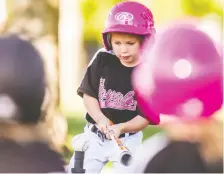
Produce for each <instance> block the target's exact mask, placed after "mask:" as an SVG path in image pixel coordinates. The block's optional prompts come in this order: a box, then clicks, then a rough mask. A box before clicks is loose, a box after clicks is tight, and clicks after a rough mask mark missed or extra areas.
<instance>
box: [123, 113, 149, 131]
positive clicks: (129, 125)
mask: <svg viewBox="0 0 224 174" xmlns="http://www.w3.org/2000/svg"><path fill="white" fill-rule="evenodd" d="M149 124H150V122H149V121H148V120H147V119H145V118H144V117H142V116H140V115H137V116H136V117H135V118H133V119H132V120H130V121H128V122H125V123H121V125H120V126H121V133H127V132H138V131H141V130H143V129H144V128H146V127H147V126H148V125H149Z"/></svg>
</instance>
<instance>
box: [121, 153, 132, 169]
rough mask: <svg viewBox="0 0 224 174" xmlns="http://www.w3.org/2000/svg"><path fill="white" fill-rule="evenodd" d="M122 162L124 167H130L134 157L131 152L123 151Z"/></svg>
mask: <svg viewBox="0 0 224 174" xmlns="http://www.w3.org/2000/svg"><path fill="white" fill-rule="evenodd" d="M120 162H121V164H123V165H124V166H129V165H130V164H131V162H132V156H131V153H130V152H129V151H123V152H122V153H121V156H120Z"/></svg>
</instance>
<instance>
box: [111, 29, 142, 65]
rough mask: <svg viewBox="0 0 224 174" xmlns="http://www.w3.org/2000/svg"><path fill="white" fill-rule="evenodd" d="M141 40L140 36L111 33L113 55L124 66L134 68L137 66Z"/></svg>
mask: <svg viewBox="0 0 224 174" xmlns="http://www.w3.org/2000/svg"><path fill="white" fill-rule="evenodd" d="M141 42H142V38H140V36H136V35H131V34H125V33H112V37H111V45H112V48H113V51H114V54H115V55H116V56H117V57H118V58H119V59H120V61H121V63H122V64H123V65H124V66H130V67H131V66H135V65H137V64H138V62H139V60H138V54H139V50H140V46H141Z"/></svg>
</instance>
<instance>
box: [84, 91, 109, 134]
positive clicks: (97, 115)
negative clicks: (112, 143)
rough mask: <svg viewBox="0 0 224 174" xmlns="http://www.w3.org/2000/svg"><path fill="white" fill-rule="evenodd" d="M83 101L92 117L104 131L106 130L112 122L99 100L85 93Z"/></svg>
mask: <svg viewBox="0 0 224 174" xmlns="http://www.w3.org/2000/svg"><path fill="white" fill-rule="evenodd" d="M83 103H84V106H85V108H86V110H87V112H88V114H89V115H90V116H91V117H92V119H93V120H94V121H95V122H96V124H97V125H98V126H99V128H100V129H101V131H102V132H104V131H105V130H106V127H107V126H108V125H109V124H110V120H109V119H108V118H107V117H106V116H105V115H104V114H103V113H102V111H101V109H100V106H99V103H98V100H97V99H96V98H94V97H91V96H89V95H87V94H84V95H83Z"/></svg>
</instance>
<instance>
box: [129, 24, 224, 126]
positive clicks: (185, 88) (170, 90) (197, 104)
mask: <svg viewBox="0 0 224 174" xmlns="http://www.w3.org/2000/svg"><path fill="white" fill-rule="evenodd" d="M145 49H146V51H147V49H148V48H147V47H146V48H145ZM222 68H223V63H222V58H221V56H220V54H219V53H218V51H217V49H216V47H215V44H214V43H213V41H212V40H211V39H210V38H209V37H208V36H207V35H206V34H205V33H203V32H202V31H199V30H197V29H196V28H195V27H189V25H173V26H172V27H170V28H168V29H166V30H165V31H164V32H163V33H162V34H161V35H160V36H159V37H158V36H157V40H156V42H155V44H154V46H153V49H152V50H151V52H150V54H148V56H147V59H145V61H144V62H142V63H141V64H140V65H139V66H138V67H137V68H136V69H135V71H134V73H133V86H134V90H135V92H136V97H137V100H138V103H139V107H140V109H141V110H142V112H143V113H145V115H146V116H147V118H148V120H149V121H151V122H152V123H154V124H159V122H160V117H159V114H167V115H170V116H171V115H172V116H174V118H181V120H182V119H184V120H195V118H208V117H210V116H211V115H212V114H213V113H214V112H216V111H218V110H219V109H220V108H221V107H222V104H223V97H222V96H223V89H222V82H223V74H222V72H223V69H222Z"/></svg>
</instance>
